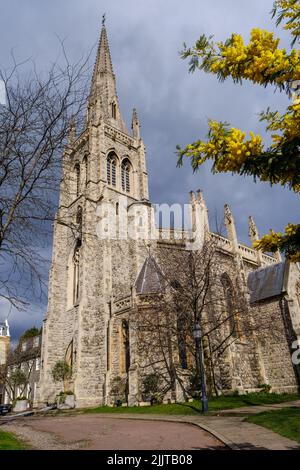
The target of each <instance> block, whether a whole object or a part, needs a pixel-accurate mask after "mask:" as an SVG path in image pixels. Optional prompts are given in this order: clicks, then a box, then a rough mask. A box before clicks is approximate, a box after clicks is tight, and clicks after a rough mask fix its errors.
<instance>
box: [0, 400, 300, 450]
mask: <svg viewBox="0 0 300 470" xmlns="http://www.w3.org/2000/svg"><path fill="white" fill-rule="evenodd" d="M291 406H297V407H300V400H297V401H292V402H286V403H279V404H273V405H260V406H249V407H243V408H236V409H231V410H222V411H220V412H218V416H183V415H178V416H170V415H165V416H164V415H152V414H149V415H147V414H143V415H134V414H130V413H126V414H125V413H122V414H115V413H114V414H108V413H105V414H94V415H89V414H84V415H83V414H74V415H68V416H55V417H53V416H47V417H33V418H24V419H21V420H19V419H18V420H17V421H13V422H11V423H7V424H5V425H2V427H1V429H6V430H8V431H11V432H14V433H15V434H17V435H18V436H19V437H21V438H23V439H25V440H26V439H27V440H28V442H30V443H31V445H32V446H33V447H34V448H38V449H111V450H115V449H120V450H121V449H122V450H124V449H136V450H141V449H145V450H147V449H154V450H155V449H157V450H159V449H168V450H172V449H174V450H178V449H182V450H184V449H224V448H226V447H224V444H226V445H227V446H228V447H231V448H232V449H236V450H242V449H243V450H244V449H247V450H257V449H269V450H290V449H297V450H300V444H299V443H297V442H295V441H292V440H290V439H287V438H285V437H283V436H280V435H279V434H277V433H274V432H273V431H271V430H269V429H266V428H263V427H261V426H257V425H256V424H252V423H246V422H245V421H244V416H245V415H247V414H248V415H249V414H256V413H260V412H262V411H268V410H274V409H281V408H286V407H291ZM192 425H193V426H192ZM208 433H209V434H208ZM222 443H224V444H222Z"/></svg>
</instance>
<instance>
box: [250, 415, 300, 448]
mask: <svg viewBox="0 0 300 470" xmlns="http://www.w3.org/2000/svg"><path fill="white" fill-rule="evenodd" d="M246 421H248V422H249V423H254V424H259V425H260V426H264V427H265V428H268V429H271V430H272V431H274V432H277V433H278V434H281V436H284V437H288V438H289V439H292V440H294V441H297V442H300V408H284V409H282V410H274V411H265V412H263V413H259V414H258V415H254V416H249V417H248V418H247V420H246Z"/></svg>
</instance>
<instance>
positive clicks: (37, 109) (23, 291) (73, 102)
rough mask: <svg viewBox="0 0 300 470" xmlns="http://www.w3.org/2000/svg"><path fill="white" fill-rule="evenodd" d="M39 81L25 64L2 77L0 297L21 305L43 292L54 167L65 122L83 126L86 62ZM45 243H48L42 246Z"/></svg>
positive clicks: (66, 65)
mask: <svg viewBox="0 0 300 470" xmlns="http://www.w3.org/2000/svg"><path fill="white" fill-rule="evenodd" d="M61 47H62V52H63V60H62V64H60V63H59V62H56V63H54V64H53V65H52V66H51V67H50V69H49V70H48V71H47V73H44V74H43V73H38V72H37V71H36V68H35V65H34V64H33V65H32V70H30V71H29V72H26V70H27V69H28V64H30V61H26V62H25V63H17V62H16V61H15V59H14V58H13V61H14V64H13V67H12V68H11V70H9V71H4V70H0V79H1V80H2V81H3V83H4V87H5V92H6V103H5V104H0V297H2V298H5V299H7V300H8V301H9V302H11V303H12V304H13V305H14V306H15V307H17V308H20V307H23V306H25V305H26V302H27V300H28V298H27V291H28V289H30V293H31V298H32V293H33V291H35V292H36V293H39V294H40V293H41V292H42V287H43V283H44V276H43V274H44V273H45V253H44V251H45V250H46V248H47V246H48V244H49V240H50V239H49V235H50V234H51V225H52V224H51V222H52V221H53V220H54V216H55V210H56V207H57V194H58V186H59V183H60V166H61V158H62V154H63V151H64V148H65V146H66V143H67V139H68V135H69V130H70V121H71V117H72V116H74V117H75V118H76V119H77V121H79V122H80V121H81V119H82V116H83V113H82V111H83V109H84V106H85V104H86V100H87V80H86V78H87V72H88V68H89V67H88V59H80V60H79V61H78V62H77V63H75V64H70V62H69V61H68V58H67V54H66V52H65V49H64V44H63V43H61ZM45 240H46V241H45Z"/></svg>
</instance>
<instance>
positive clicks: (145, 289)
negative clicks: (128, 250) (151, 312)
mask: <svg viewBox="0 0 300 470" xmlns="http://www.w3.org/2000/svg"><path fill="white" fill-rule="evenodd" d="M163 281H164V275H163V273H162V270H161V269H160V267H159V266H158V264H157V262H156V261H155V259H154V258H153V256H151V255H149V256H148V257H147V258H146V259H145V262H144V264H143V266H142V269H141V270H140V273H139V275H138V277H137V280H136V282H135V288H136V293H137V294H156V293H159V292H163V290H164V282H163Z"/></svg>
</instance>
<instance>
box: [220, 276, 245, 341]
mask: <svg viewBox="0 0 300 470" xmlns="http://www.w3.org/2000/svg"><path fill="white" fill-rule="evenodd" d="M221 283H222V286H223V291H224V297H225V302H226V314H227V316H228V321H229V325H230V332H231V334H232V336H233V337H234V338H239V339H241V337H242V330H241V324H240V318H239V315H238V313H237V311H236V305H235V303H236V296H235V291H234V287H233V284H232V281H231V279H230V277H229V276H228V274H227V273H223V274H222V276H221Z"/></svg>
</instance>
